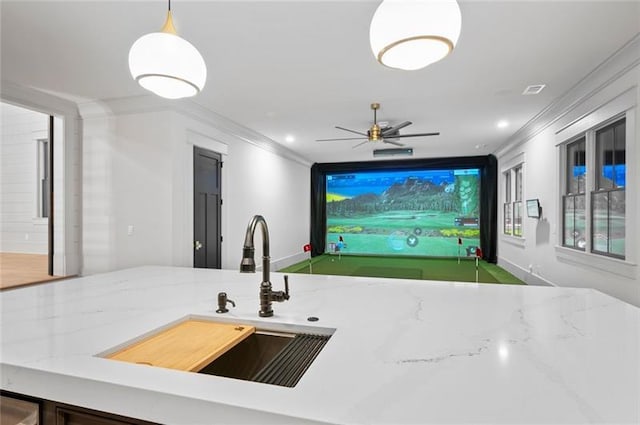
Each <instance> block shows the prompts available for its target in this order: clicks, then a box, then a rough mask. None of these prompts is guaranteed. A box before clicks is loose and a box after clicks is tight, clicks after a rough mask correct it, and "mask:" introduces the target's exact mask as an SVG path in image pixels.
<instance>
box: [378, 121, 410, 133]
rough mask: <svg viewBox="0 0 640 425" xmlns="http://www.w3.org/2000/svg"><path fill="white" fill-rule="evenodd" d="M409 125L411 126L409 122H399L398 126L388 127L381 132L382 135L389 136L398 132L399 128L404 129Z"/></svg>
mask: <svg viewBox="0 0 640 425" xmlns="http://www.w3.org/2000/svg"><path fill="white" fill-rule="evenodd" d="M411 124H413V123H412V122H411V121H405V122H401V123H400V124H398V125H394V126H393V127H389V128H387V129H385V130H382V135H383V136H384V135H387V134H391V133H395V132H396V131H398V130H400V129H401V128H405V127H407V126H410V125H411Z"/></svg>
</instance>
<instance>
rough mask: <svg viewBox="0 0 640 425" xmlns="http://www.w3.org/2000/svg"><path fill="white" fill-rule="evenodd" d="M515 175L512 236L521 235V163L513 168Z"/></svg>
mask: <svg viewBox="0 0 640 425" xmlns="http://www.w3.org/2000/svg"><path fill="white" fill-rule="evenodd" d="M513 174H514V175H515V180H516V187H515V202H514V203H513V236H522V165H520V166H518V167H516V168H514V169H513Z"/></svg>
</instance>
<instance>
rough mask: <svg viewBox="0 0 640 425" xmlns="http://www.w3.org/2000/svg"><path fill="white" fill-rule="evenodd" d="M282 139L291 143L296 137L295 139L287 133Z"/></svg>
mask: <svg viewBox="0 0 640 425" xmlns="http://www.w3.org/2000/svg"><path fill="white" fill-rule="evenodd" d="M284 141H285V142H287V143H293V142H295V141H296V139H295V137H293V136H292V135H290V134H289V135H287V136H286V137H285V138H284Z"/></svg>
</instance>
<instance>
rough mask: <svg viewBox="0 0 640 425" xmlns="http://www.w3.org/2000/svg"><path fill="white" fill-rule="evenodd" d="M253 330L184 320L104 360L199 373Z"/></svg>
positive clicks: (250, 327)
mask: <svg viewBox="0 0 640 425" xmlns="http://www.w3.org/2000/svg"><path fill="white" fill-rule="evenodd" d="M255 330H256V328H255V327H253V326H246V325H234V324H227V323H215V322H209V321H206V320H187V321H184V322H181V323H178V324H177V325H175V326H172V327H170V328H169V329H165V330H163V331H162V332H159V333H157V334H155V335H152V336H150V337H148V338H145V339H144V340H142V341H139V342H136V343H134V344H132V345H130V346H128V347H125V348H123V349H122V350H120V351H117V352H115V353H113V354H111V355H109V356H107V358H109V359H113V360H121V361H125V362H131V363H138V364H146V365H151V366H158V367H166V368H169V369H178V370H184V371H190V372H198V371H199V370H200V369H202V368H203V367H205V366H206V365H208V364H209V363H211V362H212V361H213V360H215V359H217V358H218V357H220V356H221V355H222V354H224V353H225V352H227V351H228V350H229V349H231V348H232V347H234V346H235V345H237V344H238V343H239V342H241V341H242V340H244V339H245V338H246V337H248V336H249V335H251V334H252V333H254V332H255Z"/></svg>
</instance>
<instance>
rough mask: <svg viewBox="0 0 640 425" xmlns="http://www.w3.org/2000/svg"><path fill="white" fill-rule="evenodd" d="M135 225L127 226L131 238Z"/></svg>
mask: <svg viewBox="0 0 640 425" xmlns="http://www.w3.org/2000/svg"><path fill="white" fill-rule="evenodd" d="M133 230H134V229H133V224H130V225H129V226H127V235H128V236H131V235H133Z"/></svg>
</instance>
